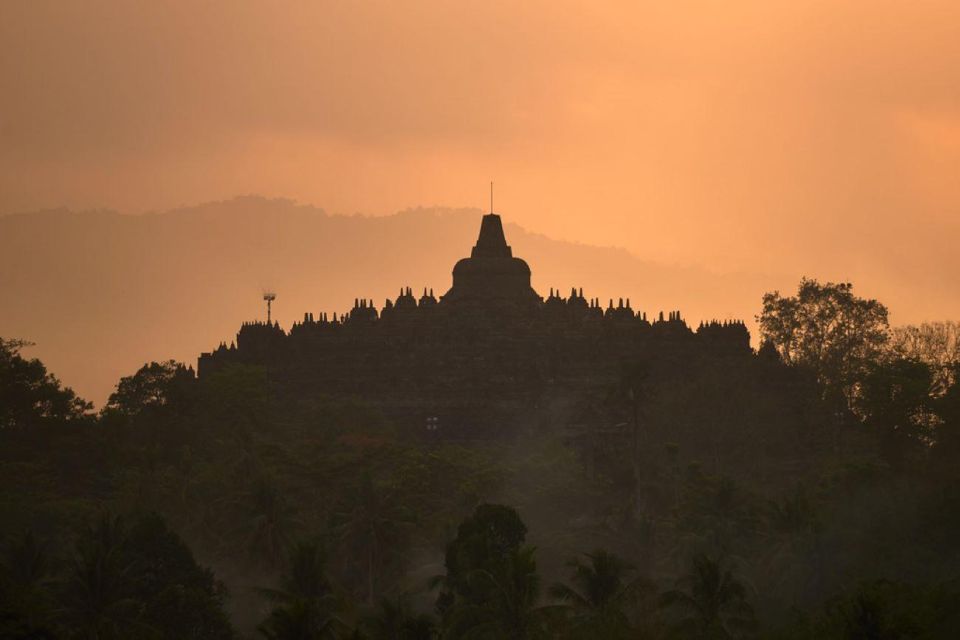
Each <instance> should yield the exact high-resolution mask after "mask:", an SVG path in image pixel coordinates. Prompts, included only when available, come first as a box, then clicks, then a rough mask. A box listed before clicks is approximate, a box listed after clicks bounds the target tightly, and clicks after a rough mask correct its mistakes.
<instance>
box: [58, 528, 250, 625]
mask: <svg viewBox="0 0 960 640" xmlns="http://www.w3.org/2000/svg"><path fill="white" fill-rule="evenodd" d="M224 598H225V590H224V589H223V586H222V585H220V584H219V583H218V582H217V581H216V580H215V579H214V577H213V573H212V572H210V571H209V570H208V569H204V568H202V567H200V566H198V565H197V564H196V562H195V561H194V559H193V554H192V553H191V552H190V550H189V548H187V546H186V545H185V544H184V543H183V541H182V540H181V539H180V537H179V536H177V535H176V534H175V533H174V532H172V531H170V530H169V529H168V528H167V526H166V523H165V522H164V521H163V519H162V518H160V517H159V516H157V515H149V516H146V517H143V518H140V519H138V520H136V521H134V523H133V524H132V526H127V524H126V523H125V522H124V521H123V520H122V519H121V518H120V517H114V516H111V515H110V514H108V513H103V514H101V516H100V518H99V519H98V520H97V521H96V523H95V524H93V525H90V526H88V527H87V528H86V529H85V530H84V531H83V532H82V533H81V535H80V536H79V538H78V540H77V544H76V553H75V556H74V560H73V563H72V565H71V567H70V569H69V571H68V572H67V576H66V581H65V584H64V589H63V590H62V593H61V600H62V614H63V623H64V624H65V626H67V628H69V629H71V630H72V633H73V637H77V638H91V639H96V640H108V639H111V638H141V637H143V638H162V639H169V640H174V639H177V640H181V639H183V640H191V639H192V640H200V639H207V638H210V639H213V640H230V639H231V638H233V637H234V633H233V629H232V628H231V626H230V623H229V622H228V620H227V617H226V614H225V613H224V611H223V600H224Z"/></svg>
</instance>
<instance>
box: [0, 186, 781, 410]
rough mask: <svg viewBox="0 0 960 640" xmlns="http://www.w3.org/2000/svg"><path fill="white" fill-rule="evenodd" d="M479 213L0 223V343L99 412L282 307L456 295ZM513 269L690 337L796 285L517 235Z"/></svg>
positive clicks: (268, 205)
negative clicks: (149, 372) (128, 386)
mask: <svg viewBox="0 0 960 640" xmlns="http://www.w3.org/2000/svg"><path fill="white" fill-rule="evenodd" d="M481 214H482V212H481V211H479V210H471V209H458V210H451V209H415V210H408V211H403V212H401V213H397V214H395V215H392V216H386V217H362V216H333V215H327V214H326V213H324V212H323V210H321V209H317V208H314V207H310V206H302V205H298V204H296V203H294V202H291V201H288V200H271V199H265V198H260V197H242V198H236V199H234V200H229V201H225V202H213V203H207V204H202V205H198V206H192V207H183V208H179V209H175V210H172V211H167V212H163V213H154V214H147V215H141V216H129V215H122V214H119V213H114V212H105V211H86V212H71V211H66V210H55V211H44V212H37V213H31V214H18V215H11V216H5V217H2V218H0V290H2V291H3V296H4V300H3V302H2V305H0V336H4V337H18V338H24V339H27V340H30V341H32V342H35V343H36V347H33V348H31V349H30V350H28V351H27V353H28V354H30V355H36V356H37V357H40V358H42V359H43V360H44V362H45V363H47V365H48V366H49V367H50V368H51V370H52V371H53V372H54V373H55V374H56V375H58V376H59V377H60V378H61V379H62V380H63V381H64V382H65V383H66V384H68V385H70V386H72V387H74V389H76V390H77V392H78V393H80V394H81V395H82V396H84V397H86V398H88V399H91V400H93V401H94V402H96V403H97V404H98V405H99V404H101V403H102V402H103V401H104V400H105V399H106V397H107V395H108V394H109V393H110V391H111V390H112V389H113V387H114V385H115V384H116V382H117V380H118V379H119V377H120V376H122V375H128V374H130V373H132V372H133V371H135V370H136V369H137V368H138V367H139V366H140V365H142V364H143V363H144V362H146V361H149V360H160V359H167V358H175V359H178V360H182V361H185V362H190V363H195V362H196V357H197V355H198V354H199V353H200V352H201V351H205V350H209V349H211V348H212V347H215V346H216V345H217V344H218V343H219V342H220V341H221V340H226V341H228V342H229V341H230V340H232V339H233V337H234V334H235V332H236V330H237V328H238V327H239V325H240V323H241V322H242V321H244V320H250V319H254V318H260V317H263V316H264V315H265V309H264V306H263V302H262V300H261V293H262V291H263V290H264V289H265V288H271V289H273V290H275V291H276V292H277V294H278V297H277V300H276V302H275V303H274V317H275V318H276V319H277V320H279V321H280V323H281V324H282V325H283V326H284V327H289V325H290V324H291V323H292V322H293V321H294V320H296V319H299V318H302V317H303V313H304V312H305V311H312V312H315V313H316V312H318V311H328V312H334V311H337V312H341V311H345V310H348V309H349V308H350V307H351V306H352V305H353V300H354V298H356V297H365V298H372V299H373V300H374V302H375V303H376V304H377V306H381V305H382V304H383V302H384V299H385V298H386V297H387V296H390V297H396V295H397V294H398V292H399V289H400V287H401V286H411V287H413V288H414V289H415V290H416V291H418V292H420V291H422V289H423V287H430V288H433V290H434V293H435V294H436V295H438V296H439V295H441V294H442V293H444V292H445V291H446V290H447V288H449V286H450V281H451V276H450V272H451V269H452V268H453V265H454V263H455V262H456V260H458V259H459V258H461V257H464V256H466V255H468V254H469V251H470V248H471V246H472V245H473V243H474V241H475V239H476V235H477V231H478V229H479V224H480V216H481ZM502 215H503V216H504V220H505V221H506V222H507V223H508V224H507V227H506V234H507V241H508V242H509V243H510V244H511V245H512V246H513V250H514V255H517V256H519V257H522V258H524V259H525V260H526V261H527V262H528V263H529V264H530V267H531V269H532V271H533V285H534V287H535V288H536V289H537V290H538V292H539V293H540V294H541V295H546V294H547V293H548V291H549V289H550V287H558V288H559V289H560V290H561V292H563V293H564V295H566V294H568V293H569V291H570V288H571V287H573V286H577V287H583V289H584V294H585V295H586V296H588V297H593V296H596V297H600V298H601V299H602V300H603V301H604V304H606V302H607V300H609V298H619V297H621V296H622V297H624V298H627V297H629V298H630V299H631V303H632V305H633V307H634V308H635V309H639V310H644V311H646V312H647V313H648V314H655V313H657V312H659V311H660V310H664V311H667V310H672V309H679V310H681V311H682V312H683V315H684V316H685V317H686V318H687V319H688V321H689V322H691V323H693V324H696V323H697V322H698V321H699V320H701V319H709V318H721V319H723V318H741V319H744V320H747V321H748V326H753V325H752V318H753V316H754V314H756V313H757V311H758V309H759V305H760V297H761V295H762V294H763V292H764V291H767V290H770V289H773V288H777V287H780V288H784V289H792V288H793V286H795V284H796V281H797V277H798V276H793V275H790V276H780V277H777V278H773V277H763V276H760V275H750V274H734V275H718V274H714V273H710V272H708V271H706V270H703V269H695V268H683V267H677V266H668V265H662V264H654V263H651V262H647V261H644V260H642V259H640V258H638V257H636V256H634V255H632V254H630V253H628V252H627V251H624V250H622V249H615V248H604V247H594V246H587V245H581V244H575V243H569V242H559V241H555V240H551V239H549V238H547V237H545V236H542V235H538V234H535V233H531V232H529V231H526V230H524V229H521V228H520V227H517V226H514V225H511V224H509V220H510V214H509V212H502Z"/></svg>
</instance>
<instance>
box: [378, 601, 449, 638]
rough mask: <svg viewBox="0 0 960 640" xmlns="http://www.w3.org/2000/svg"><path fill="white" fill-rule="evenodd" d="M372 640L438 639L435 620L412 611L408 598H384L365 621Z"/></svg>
mask: <svg viewBox="0 0 960 640" xmlns="http://www.w3.org/2000/svg"><path fill="white" fill-rule="evenodd" d="M363 626H364V628H365V629H366V631H367V634H368V637H369V638H370V639H371V640H433V639H434V638H436V637H437V629H436V625H435V624H434V622H433V618H431V617H430V616H429V615H427V614H424V613H421V614H416V613H414V612H413V611H412V609H411V607H410V603H409V601H408V600H407V598H406V597H404V596H400V597H399V598H398V599H397V600H389V599H387V598H383V599H381V600H380V606H379V607H378V608H377V610H376V611H375V612H374V613H373V615H371V616H369V617H368V618H367V619H366V620H365V621H364V625H363Z"/></svg>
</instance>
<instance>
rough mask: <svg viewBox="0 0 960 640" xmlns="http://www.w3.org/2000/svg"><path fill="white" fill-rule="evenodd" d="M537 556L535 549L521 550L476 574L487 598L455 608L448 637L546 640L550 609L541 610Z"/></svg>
mask: <svg viewBox="0 0 960 640" xmlns="http://www.w3.org/2000/svg"><path fill="white" fill-rule="evenodd" d="M534 553H535V549H534V548H533V547H529V546H524V547H520V548H519V549H514V550H513V551H511V552H510V553H509V555H508V556H507V557H506V558H505V559H504V561H503V562H501V563H499V564H498V565H497V566H496V567H493V568H492V570H487V569H477V570H475V571H474V572H472V573H473V579H474V580H475V582H476V583H477V584H478V585H482V587H483V591H484V593H485V594H486V596H485V598H484V599H483V600H482V601H479V602H476V601H473V602H472V601H461V602H459V603H458V604H457V605H456V606H454V608H453V609H452V610H451V615H450V617H449V624H448V634H447V636H449V637H452V638H463V639H474V638H476V639H482V640H529V639H533V638H541V637H545V634H546V621H547V615H548V610H547V609H541V608H538V607H537V600H538V598H539V596H540V576H539V574H538V573H537V563H536V560H535V559H534ZM447 636H445V637H447Z"/></svg>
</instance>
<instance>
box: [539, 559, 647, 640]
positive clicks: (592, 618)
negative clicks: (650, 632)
mask: <svg viewBox="0 0 960 640" xmlns="http://www.w3.org/2000/svg"><path fill="white" fill-rule="evenodd" d="M586 558H587V560H588V562H587V563H584V562H582V561H581V560H580V559H575V560H573V561H571V563H570V566H571V568H572V569H573V575H572V577H571V580H570V582H571V584H570V585H567V584H562V583H560V584H555V585H554V586H553V587H551V588H550V595H551V596H552V597H554V598H556V599H558V600H560V601H561V602H562V603H563V606H564V607H566V608H568V609H569V610H570V611H571V613H572V615H573V624H574V626H575V629H576V630H577V631H578V632H579V635H582V637H589V638H610V639H611V640H612V639H615V638H623V637H626V636H627V635H628V634H629V633H630V620H629V617H628V613H627V610H628V608H629V607H630V606H631V605H632V604H634V603H635V601H636V599H637V597H638V596H639V595H640V593H641V592H642V591H643V590H644V589H645V588H647V586H648V584H647V582H646V581H644V580H643V579H642V578H641V577H639V576H636V569H635V568H634V567H633V566H632V565H630V564H629V563H627V562H625V561H624V560H622V559H621V558H619V557H618V556H616V555H614V554H612V553H609V552H607V551H603V550H598V551H595V552H594V553H592V554H586Z"/></svg>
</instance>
